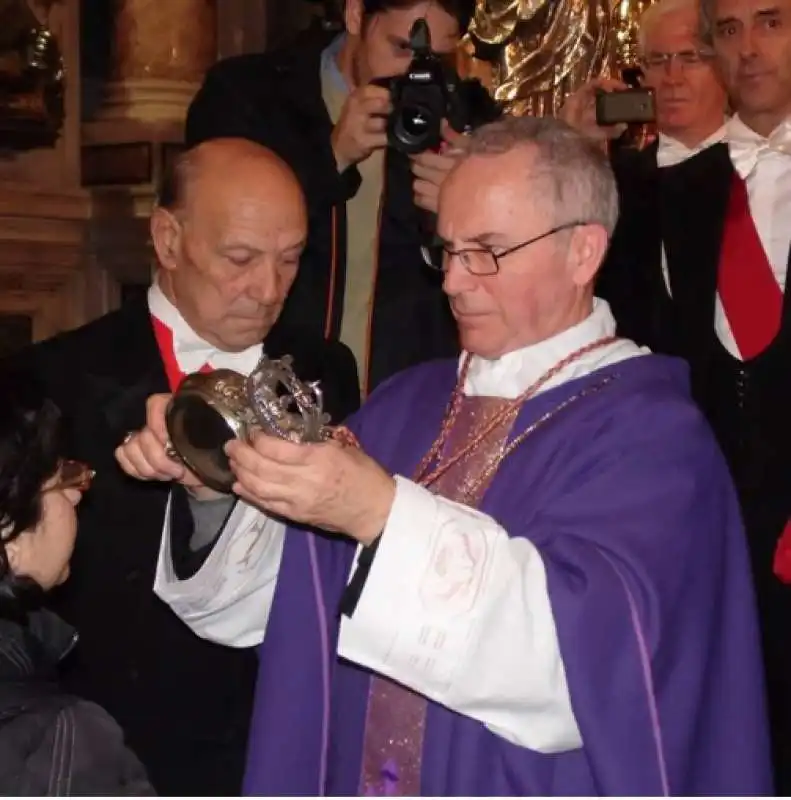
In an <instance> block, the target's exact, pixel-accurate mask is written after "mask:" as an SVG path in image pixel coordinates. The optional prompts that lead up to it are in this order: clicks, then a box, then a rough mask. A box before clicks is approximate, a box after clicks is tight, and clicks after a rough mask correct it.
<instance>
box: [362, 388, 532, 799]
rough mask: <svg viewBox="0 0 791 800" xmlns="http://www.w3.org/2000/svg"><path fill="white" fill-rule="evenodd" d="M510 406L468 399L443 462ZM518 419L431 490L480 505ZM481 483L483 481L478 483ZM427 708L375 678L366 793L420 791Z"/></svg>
mask: <svg viewBox="0 0 791 800" xmlns="http://www.w3.org/2000/svg"><path fill="white" fill-rule="evenodd" d="M508 404H509V401H508V400H501V399H500V398H496V397H465V398H464V400H463V402H462V405H461V409H460V411H459V416H458V418H457V420H456V424H455V425H454V426H453V428H452V430H451V432H450V434H449V437H448V441H447V443H446V446H445V450H446V452H444V453H443V454H442V460H443V461H445V460H448V459H451V458H453V457H454V455H455V454H457V453H458V452H460V451H461V450H462V449H463V448H464V447H465V446H467V445H468V444H469V443H470V441H471V440H472V439H473V438H474V436H475V435H476V431H478V430H480V429H481V428H483V427H484V426H485V425H486V422H487V421H488V420H490V419H492V417H493V416H495V415H496V414H498V413H500V412H502V411H503V410H504V409H505V408H506V407H507V406H508ZM515 419H516V415H515V414H513V415H509V416H508V417H506V419H505V420H504V421H503V423H502V424H501V425H498V426H497V427H496V428H495V429H494V430H493V431H491V433H489V434H488V435H487V436H486V437H485V438H484V440H483V441H482V442H481V444H480V445H479V446H478V447H477V448H475V449H474V450H473V451H472V452H470V453H469V454H468V455H467V456H466V457H463V458H461V459H460V461H458V462H457V463H456V464H454V465H453V466H452V467H450V468H449V469H448V470H447V472H445V473H443V474H442V475H441V476H440V477H439V478H438V479H437V481H436V482H435V483H434V484H433V485H431V486H430V487H428V488H429V489H431V491H433V492H434V493H435V494H438V495H441V496H442V497H446V498H447V499H448V500H454V501H456V502H459V503H462V502H463V503H464V504H465V505H468V506H471V507H473V508H475V507H477V506H478V504H479V503H480V501H481V499H482V498H483V495H484V494H485V492H486V489H487V488H488V486H489V483H490V482H491V480H492V478H493V477H494V475H495V473H496V470H492V471H491V473H490V474H489V475H488V477H487V479H486V480H483V481H481V480H480V478H481V476H482V475H483V474H484V471H485V470H486V469H487V468H488V467H490V466H492V465H493V463H495V462H496V460H497V459H498V458H499V457H500V455H501V453H502V451H503V448H504V447H505V445H506V442H507V440H508V436H509V434H510V432H511V428H512V427H513V423H514V420H515ZM476 481H479V482H478V483H477V484H476ZM470 486H472V487H473V489H472V491H470V489H469V488H468V487H470ZM426 709H427V701H426V699H425V698H424V697H422V696H421V695H418V694H415V693H414V692H412V691H411V690H409V689H407V688H406V687H404V686H401V685H400V684H398V683H394V682H393V681H391V680H389V679H388V678H384V677H381V676H377V675H375V676H374V677H373V678H372V680H371V690H370V694H369V697H368V712H367V716H366V722H365V740H364V744H363V762H362V774H361V776H360V790H359V791H360V794H361V795H365V796H369V797H374V796H393V795H398V796H402V797H403V796H406V797H414V796H419V795H420V793H421V792H420V776H421V766H422V763H421V762H422V753H423V734H424V731H425V724H426Z"/></svg>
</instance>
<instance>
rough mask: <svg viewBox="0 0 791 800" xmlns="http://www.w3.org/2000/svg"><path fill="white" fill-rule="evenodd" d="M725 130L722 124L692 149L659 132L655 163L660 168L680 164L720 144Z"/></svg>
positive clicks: (724, 125)
mask: <svg viewBox="0 0 791 800" xmlns="http://www.w3.org/2000/svg"><path fill="white" fill-rule="evenodd" d="M726 130H727V126H726V124H725V123H724V122H723V124H722V125H720V127H719V128H717V130H716V131H714V133H712V134H711V135H709V136H707V137H706V138H705V139H704V140H703V141H702V142H699V143H698V144H696V145H694V146H693V147H688V146H687V145H685V144H684V143H683V142H680V141H679V140H678V139H674V138H673V137H672V136H668V135H667V134H666V133H662V132H661V131H660V132H659V135H658V136H657V140H658V146H657V152H656V163H657V165H658V166H660V167H671V166H673V165H674V164H680V163H681V162H682V161H685V160H686V159H688V158H691V157H692V156H694V155H697V154H698V153H700V152H701V151H702V150H705V149H706V148H707V147H711V146H712V145H713V144H717V143H718V142H721V141H722V140H723V139H724V138H725V132H726Z"/></svg>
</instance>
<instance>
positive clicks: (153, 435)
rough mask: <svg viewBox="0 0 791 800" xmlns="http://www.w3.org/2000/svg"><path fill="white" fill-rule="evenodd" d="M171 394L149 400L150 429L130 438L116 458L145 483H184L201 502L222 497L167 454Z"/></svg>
mask: <svg viewBox="0 0 791 800" xmlns="http://www.w3.org/2000/svg"><path fill="white" fill-rule="evenodd" d="M169 401H170V395H169V394H154V395H151V397H149V398H148V400H147V401H146V426H145V428H143V429H142V430H139V431H133V432H130V433H128V434H127V435H126V438H125V439H124V441H123V442H122V443H121V444H120V445H119V446H118V447H117V448H116V450H115V459H116V461H117V462H118V464H119V466H120V467H121V469H122V470H123V471H124V472H125V473H126V474H127V475H129V476H131V477H132V478H137V479H138V480H141V481H175V482H177V483H180V484H182V485H183V486H185V487H186V488H187V490H188V491H189V492H191V493H192V494H193V496H195V497H196V498H197V499H199V500H208V499H210V498H213V497H218V496H219V495H218V494H217V493H216V492H214V491H212V490H211V489H208V488H207V487H205V486H204V485H203V484H202V483H201V482H200V480H198V478H197V477H196V476H195V475H193V474H192V473H191V472H190V471H189V470H188V469H186V468H185V467H184V465H183V464H182V463H181V462H179V461H175V460H174V459H172V458H171V457H170V456H169V455H168V453H167V447H168V444H169V441H170V439H169V437H168V430H167V426H166V425H165V409H166V408H167V406H168V402H169Z"/></svg>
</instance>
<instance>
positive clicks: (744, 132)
mask: <svg viewBox="0 0 791 800" xmlns="http://www.w3.org/2000/svg"><path fill="white" fill-rule="evenodd" d="M727 138H728V150H729V152H730V156H731V163H732V164H733V168H734V169H735V170H736V172H737V173H738V174H739V175H740V176H741V177H742V178H743V179H745V180H746V179H747V178H748V177H749V176H750V175H751V174H752V172H753V170H754V169H755V168H756V166H757V165H758V164H759V163H760V162H761V161H762V160H764V159H767V158H768V159H772V160H776V159H777V158H780V159H782V161H781V163H783V164H785V165H786V168H787V166H788V165H789V164H791V162H789V161H788V158H787V156H789V155H791V117H788V118H786V119H785V120H783V121H782V122H781V123H780V124H779V125H778V126H777V127H776V128H775V129H774V130H773V131H772V132H771V133H770V134H769V136H761V134H760V133H757V132H756V131H754V130H753V129H752V128H750V127H748V126H747V125H745V124H744V122H742V120H741V119H739V117H738V115H736V116H734V117H732V118H731V120H730V121H729V122H728V134H727Z"/></svg>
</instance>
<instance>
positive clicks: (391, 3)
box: [363, 0, 475, 35]
mask: <svg viewBox="0 0 791 800" xmlns="http://www.w3.org/2000/svg"><path fill="white" fill-rule="evenodd" d="M419 2H421V0H363V10H364V11H365V15H366V16H370V15H372V14H380V13H381V12H383V11H390V10H391V9H393V8H412V7H413V6H416V5H417V4H418V3H419ZM435 2H436V4H437V5H438V6H439V7H440V8H441V9H442V10H443V11H445V12H447V13H448V14H450V15H451V16H452V17H455V19H456V20H457V21H458V23H459V31H461V33H462V35H463V34H465V33H467V28H469V27H470V21H471V20H472V15H473V14H474V13H475V0H435Z"/></svg>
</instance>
